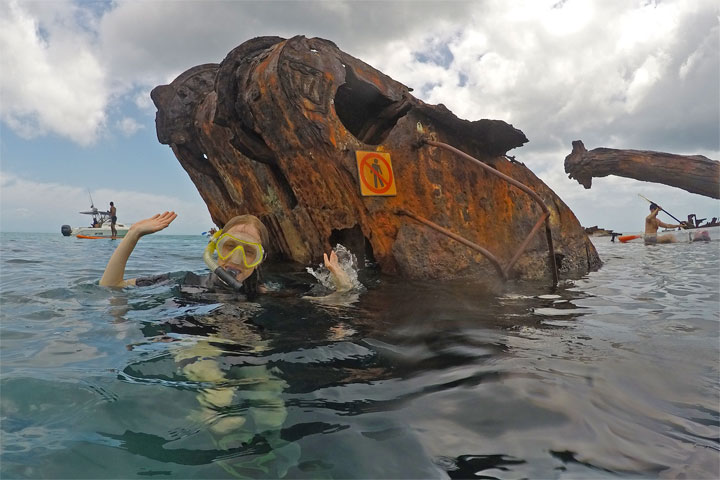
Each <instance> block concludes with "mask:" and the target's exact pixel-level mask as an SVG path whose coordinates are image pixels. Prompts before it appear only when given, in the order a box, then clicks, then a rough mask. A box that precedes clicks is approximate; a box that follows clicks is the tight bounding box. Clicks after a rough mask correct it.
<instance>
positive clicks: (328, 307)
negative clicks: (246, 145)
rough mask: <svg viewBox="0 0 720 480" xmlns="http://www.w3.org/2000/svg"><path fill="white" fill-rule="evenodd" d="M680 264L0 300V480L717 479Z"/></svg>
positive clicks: (707, 397)
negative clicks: (548, 274)
mask: <svg viewBox="0 0 720 480" xmlns="http://www.w3.org/2000/svg"><path fill="white" fill-rule="evenodd" d="M200 246H201V247H202V245H200ZM624 247H627V245H626V246H624ZM676 247H678V248H680V250H681V251H679V252H678V253H681V254H682V255H683V260H682V262H681V263H679V262H670V263H669V264H668V259H667V258H666V257H665V256H664V255H659V254H658V252H659V253H663V252H667V251H666V250H665V251H661V250H660V248H659V247H657V248H655V249H653V251H652V252H649V251H646V250H644V246H641V248H640V249H636V250H632V251H630V253H629V254H628V253H627V252H626V251H625V250H620V247H619V246H614V245H608V246H607V250H606V251H603V250H601V255H603V259H604V260H605V266H604V267H603V269H601V271H599V272H595V273H593V274H591V275H589V276H586V277H584V278H580V279H575V280H573V281H567V282H565V283H563V284H561V285H559V286H558V287H557V288H556V289H551V288H548V287H547V285H544V284H533V283H511V284H508V285H507V286H505V287H498V286H493V287H491V288H488V287H487V286H483V285H473V284H469V283H467V282H457V283H453V282H443V283H441V284H433V283H430V282H404V281H403V282H399V281H395V280H393V279H387V278H375V279H373V278H370V279H367V278H364V279H363V283H364V284H365V285H366V286H367V290H366V291H363V292H361V293H359V294H358V295H357V296H356V297H354V298H352V299H350V301H342V299H336V300H338V301H333V300H332V299H331V300H330V301H328V300H327V299H321V300H317V299H315V300H307V299H303V298H301V295H302V292H305V291H307V290H306V289H307V283H308V282H307V281H306V280H305V279H293V278H292V274H291V273H287V275H286V276H285V277H283V278H282V281H281V282H280V283H282V284H283V285H287V284H290V285H293V282H295V283H296V284H302V287H303V288H304V289H303V288H299V289H298V290H299V292H301V293H298V295H294V296H289V297H272V296H268V297H262V298H260V299H258V303H254V304H249V303H240V302H237V301H235V300H228V301H225V300H223V301H220V299H215V300H212V301H206V302H200V301H194V300H192V299H188V298H185V297H184V296H183V295H182V294H180V292H178V291H177V289H175V288H174V286H173V285H172V284H168V285H158V286H155V287H149V288H139V289H126V290H122V291H113V292H109V291H108V290H107V289H101V288H99V287H97V285H94V284H91V283H88V281H85V280H77V281H72V282H67V283H69V284H70V286H68V285H66V284H63V285H51V286H48V285H44V284H41V283H42V282H38V284H37V285H35V284H33V287H32V288H33V289H35V290H32V292H33V293H32V295H28V294H27V292H25V293H23V294H21V292H19V291H15V290H13V288H14V287H12V288H11V287H9V288H8V289H7V290H4V291H3V292H2V300H3V312H2V313H3V315H4V316H3V322H2V324H0V328H2V335H0V342H2V352H1V353H2V361H3V362H2V373H3V378H2V408H3V410H2V414H3V420H2V442H3V452H2V467H1V468H2V476H3V477H5V476H7V477H9V478H39V477H47V478H79V477H86V478H87V477H92V478H132V477H136V476H138V475H140V476H155V475H157V476H165V475H167V476H172V477H176V478H231V477H234V476H245V477H252V478H282V477H284V478H358V477H362V478H388V477H393V478H448V477H449V478H593V479H594V478H617V477H618V476H621V477H642V478H648V477H649V478H679V477H682V476H685V477H688V478H716V477H717V476H718V474H720V472H719V470H720V468H719V467H718V463H717V458H718V452H720V412H719V410H720V409H719V408H718V399H719V398H720V395H719V391H718V382H717V379H718V378H720V361H719V360H720V358H719V357H718V338H720V328H719V326H720V318H719V316H720V315H719V311H720V308H718V307H719V306H720V291H718V289H717V286H718V284H719V283H718V273H717V272H716V271H715V270H713V271H709V270H698V269H688V268H682V267H683V265H685V264H686V263H687V262H688V261H689V260H688V255H691V253H692V251H691V250H687V248H689V247H687V246H686V247H682V246H671V248H676ZM699 247H700V248H705V247H707V246H699ZM630 248H634V247H632V246H630ZM683 248H684V249H685V250H683ZM705 250H707V249H705ZM705 250H703V251H702V252H701V253H700V256H701V257H702V262H703V263H702V264H703V265H705V263H706V259H705V257H706V256H708V255H709V254H710V253H712V252H709V251H705ZM718 257H720V256H718ZM718 257H715V258H716V260H713V261H714V262H715V263H714V264H713V265H719V263H718V261H717V258H718ZM150 263H151V262H150V259H148V265H150ZM670 264H672V265H674V266H672V267H669V266H668V265H670ZM8 265H10V267H13V265H15V264H8ZM18 265H19V264H18ZM23 265H24V264H23ZM32 265H33V267H35V266H38V267H40V266H41V265H40V264H32ZM101 267H102V266H100V269H99V270H98V271H101ZM664 271H667V272H671V274H668V273H663V272H664ZM283 275H285V274H283ZM87 276H88V273H87V271H83V272H82V274H80V273H78V277H77V278H78V279H81V278H85V277H87ZM48 278H51V277H48ZM52 278H55V277H52ZM73 278H76V277H73ZM3 285H11V283H10V282H8V281H7V279H6V278H4V279H3ZM65 340H71V341H69V342H64V341H65ZM71 349H77V350H79V352H75V351H74V350H71ZM56 359H57V361H56Z"/></svg>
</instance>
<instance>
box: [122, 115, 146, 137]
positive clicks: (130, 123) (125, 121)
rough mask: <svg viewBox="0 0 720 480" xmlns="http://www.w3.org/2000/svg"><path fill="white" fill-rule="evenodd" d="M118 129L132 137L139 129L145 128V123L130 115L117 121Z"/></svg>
mask: <svg viewBox="0 0 720 480" xmlns="http://www.w3.org/2000/svg"><path fill="white" fill-rule="evenodd" d="M116 126H117V128H118V130H119V131H120V132H121V133H122V134H123V135H125V136H126V137H130V136H132V135H134V134H135V132H137V131H138V130H140V129H142V128H145V125H142V124H140V123H138V122H137V121H136V120H135V119H133V118H130V117H124V118H122V119H121V120H120V121H119V122H118V123H117V125H116Z"/></svg>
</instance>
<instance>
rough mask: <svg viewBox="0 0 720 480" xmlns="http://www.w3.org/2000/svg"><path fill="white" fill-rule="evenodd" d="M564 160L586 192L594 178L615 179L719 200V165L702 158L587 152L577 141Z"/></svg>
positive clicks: (603, 150) (567, 170)
mask: <svg viewBox="0 0 720 480" xmlns="http://www.w3.org/2000/svg"><path fill="white" fill-rule="evenodd" d="M572 145H573V149H572V152H571V153H570V155H568V156H567V157H565V173H567V174H569V177H570V178H574V179H576V180H577V181H578V183H580V184H581V185H582V186H583V187H585V188H590V187H591V186H592V179H593V177H606V176H608V175H617V176H620V177H627V178H633V179H635V180H642V181H645V182H652V183H662V184H664V185H669V186H671V187H678V188H682V189H683V190H687V191H688V192H690V193H697V194H700V195H705V196H706V197H711V198H720V162H718V161H717V160H712V159H710V158H707V157H704V156H702V155H675V154H672V153H662V152H651V151H646V150H617V149H614V148H595V149H593V150H590V151H588V150H587V149H586V148H585V145H583V143H582V142H581V141H580V140H576V141H574V142H572Z"/></svg>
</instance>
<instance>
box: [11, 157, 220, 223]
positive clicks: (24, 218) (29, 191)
mask: <svg viewBox="0 0 720 480" xmlns="http://www.w3.org/2000/svg"><path fill="white" fill-rule="evenodd" d="M91 195H92V198H93V200H94V203H95V206H96V207H97V208H99V209H101V210H104V209H107V208H109V205H108V204H109V203H110V202H111V201H112V202H114V203H115V206H116V207H117V209H118V221H120V222H122V223H126V224H131V223H133V222H136V221H138V220H142V219H143V218H147V217H150V216H152V215H154V214H155V213H159V212H162V211H165V210H174V211H175V212H177V214H178V218H177V220H175V221H174V222H173V224H172V225H171V226H170V227H168V229H167V230H165V231H164V233H167V234H174V235H180V234H187V235H195V234H200V233H201V232H202V231H205V230H207V229H208V228H210V227H211V226H212V221H211V220H210V214H209V213H208V211H207V208H205V206H204V205H203V204H202V202H189V201H185V200H182V199H179V198H176V197H172V196H168V195H156V194H152V193H146V192H137V191H131V190H119V189H110V188H98V189H95V190H93V191H92V192H91ZM0 199H1V200H2V201H1V202H0V203H2V215H0V231H4V232H57V233H58V235H60V227H61V226H62V225H63V224H68V225H71V226H73V227H76V226H81V225H85V224H86V223H88V220H89V218H90V217H89V216H87V215H81V214H79V213H78V212H80V211H82V210H86V209H88V207H89V206H90V196H89V195H88V190H87V189H85V188H81V187H76V186H73V185H66V184H61V183H41V182H35V181H33V180H28V179H26V178H22V177H18V176H16V175H13V174H8V173H6V172H1V171H0Z"/></svg>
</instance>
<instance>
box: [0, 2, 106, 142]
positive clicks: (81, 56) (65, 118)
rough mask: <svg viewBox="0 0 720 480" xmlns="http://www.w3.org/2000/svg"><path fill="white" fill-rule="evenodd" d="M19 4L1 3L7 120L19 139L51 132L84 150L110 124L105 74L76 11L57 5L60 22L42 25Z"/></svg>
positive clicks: (1, 84)
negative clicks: (78, 23) (74, 23)
mask: <svg viewBox="0 0 720 480" xmlns="http://www.w3.org/2000/svg"><path fill="white" fill-rule="evenodd" d="M23 5H24V4H20V3H18V2H16V1H11V2H0V52H2V55H0V70H2V72H3V74H2V75H1V76H0V94H1V97H2V120H3V121H4V122H6V123H7V124H8V125H9V126H10V127H11V128H12V129H13V130H14V131H15V132H17V133H18V135H20V136H22V137H25V138H33V137H36V136H39V135H44V134H46V133H48V132H52V133H56V134H58V135H61V136H64V137H68V138H70V139H72V140H73V141H74V142H77V143H79V144H81V145H89V144H91V143H93V142H94V141H95V139H96V138H97V134H98V132H99V130H100V129H101V128H102V126H103V125H104V123H105V115H106V114H105V108H106V107H107V90H106V86H105V81H106V78H105V74H104V71H103V69H102V68H101V66H100V64H99V62H98V61H97V59H96V58H95V56H94V54H93V52H92V51H91V49H90V48H89V46H88V43H89V39H88V36H87V35H83V34H82V32H81V31H80V30H76V29H75V27H72V26H71V27H70V31H68V28H67V22H70V21H71V19H72V13H73V9H72V8H70V7H68V8H67V9H65V10H63V9H61V8H59V5H60V4H53V6H54V7H55V8H57V10H55V11H56V13H58V15H60V19H59V20H58V19H56V20H55V22H54V23H47V24H41V23H39V21H38V19H37V18H36V17H33V16H31V14H30V13H29V12H28V11H26V10H25V9H24V8H23Z"/></svg>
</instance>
